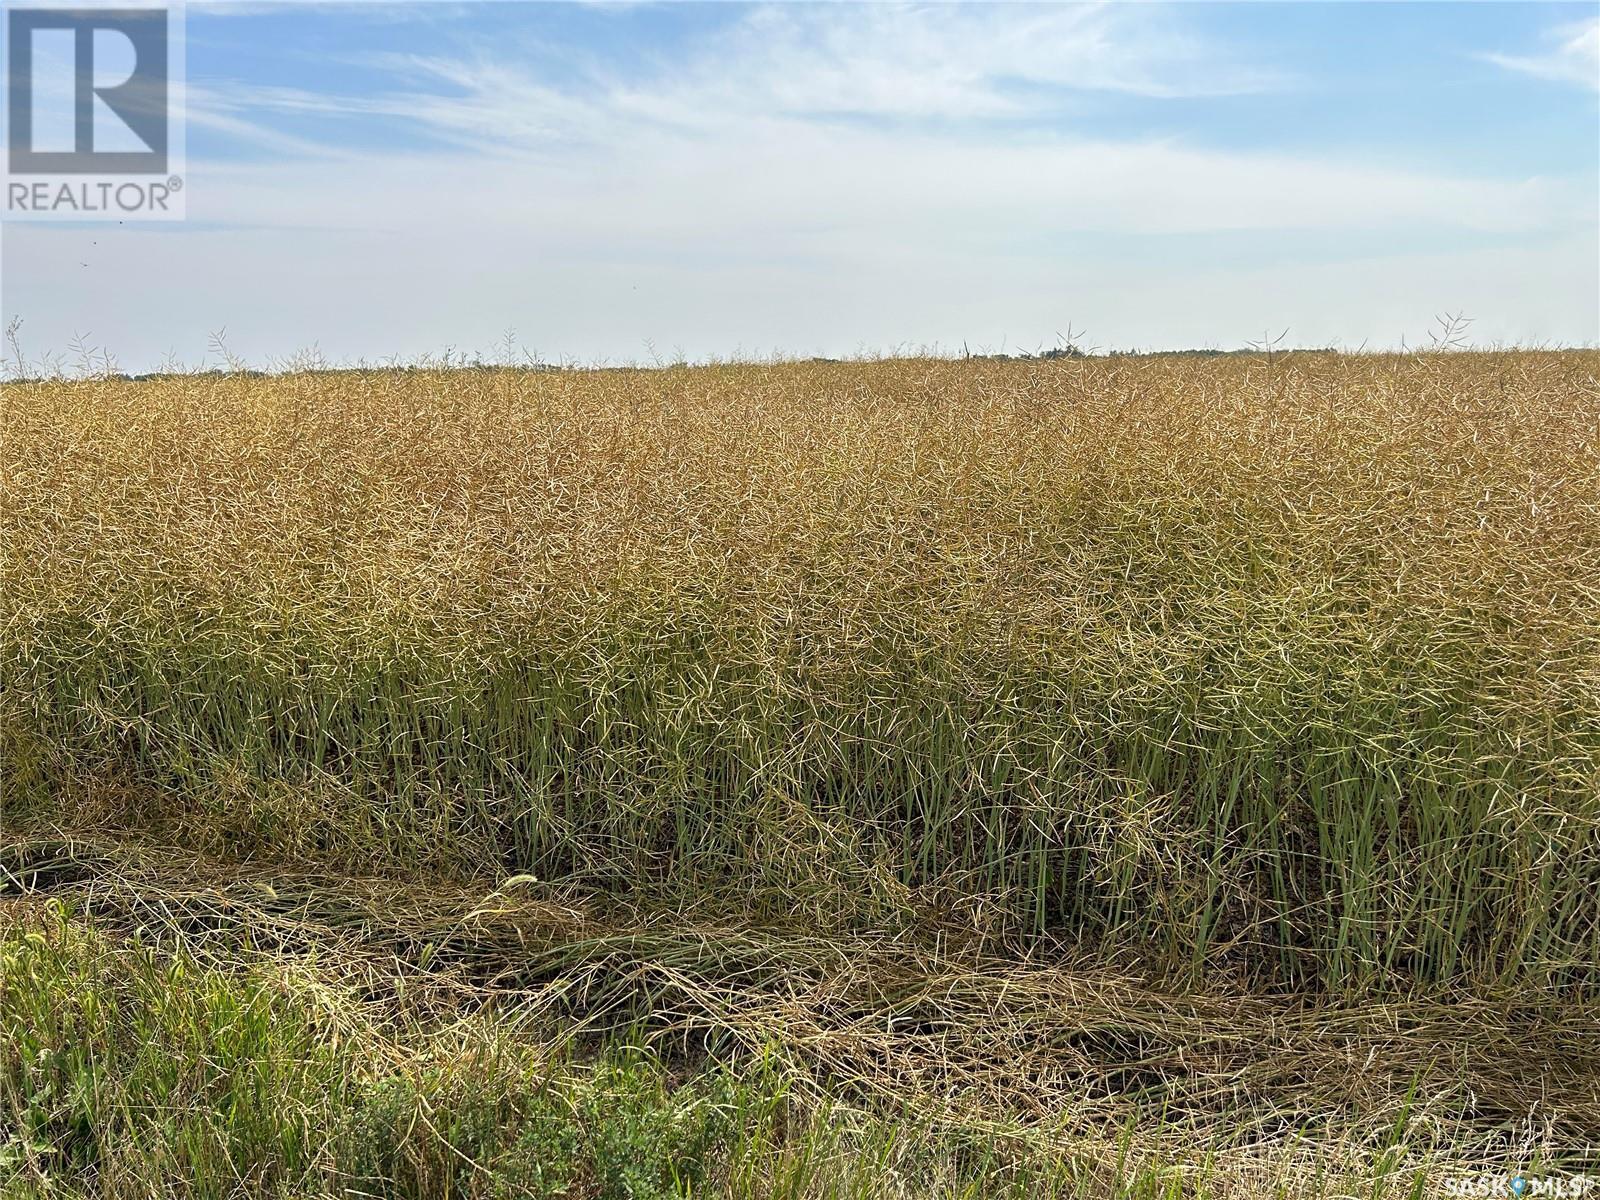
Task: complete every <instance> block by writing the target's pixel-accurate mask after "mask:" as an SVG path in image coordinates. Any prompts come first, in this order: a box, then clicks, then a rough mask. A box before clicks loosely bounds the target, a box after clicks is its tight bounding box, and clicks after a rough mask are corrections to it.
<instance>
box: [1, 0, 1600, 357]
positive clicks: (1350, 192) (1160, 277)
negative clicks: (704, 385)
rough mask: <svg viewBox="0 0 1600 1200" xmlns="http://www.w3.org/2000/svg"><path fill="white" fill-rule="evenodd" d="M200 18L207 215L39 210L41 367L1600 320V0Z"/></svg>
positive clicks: (1383, 330)
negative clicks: (100, 361) (70, 359)
mask: <svg viewBox="0 0 1600 1200" xmlns="http://www.w3.org/2000/svg"><path fill="white" fill-rule="evenodd" d="M186 43H187V53H186V58H187V96H186V99H185V103H184V111H185V116H186V125H187V162H186V164H185V176H184V177H185V182H186V186H185V198H186V201H187V219H186V220H184V221H182V222H173V223H136V222H129V223H127V224H124V225H114V224H110V225H108V224H105V223H81V224H80V223H71V224H60V223H52V224H39V223H28V224H19V223H14V222H13V223H7V225H6V227H5V228H4V230H3V237H0V310H3V315H4V318H5V320H6V321H7V322H9V321H11V320H13V319H15V318H20V319H21V322H22V323H21V325H20V327H19V329H18V337H19V340H20V342H21V344H22V347H23V349H24V352H25V353H26V354H27V355H29V356H40V355H43V354H45V353H47V352H53V353H66V352H67V351H68V348H69V347H70V346H73V345H75V344H79V345H86V346H94V347H100V348H104V349H105V350H106V351H109V352H110V353H111V354H112V355H113V356H114V359H115V361H116V363H117V365H118V366H120V367H121V368H122V369H124V370H148V369H152V368H154V367H156V366H159V365H162V364H164V363H165V364H167V365H183V366H189V367H199V366H205V365H215V364H216V363H217V362H218V361H219V358H220V355H221V354H222V350H221V347H222V346H226V347H227V350H228V352H229V353H231V354H232V355H234V356H235V357H236V358H238V359H242V360H244V361H247V362H249V363H251V364H252V365H258V366H264V367H270V366H273V365H282V364H285V363H288V362H292V361H305V358H306V356H307V355H308V354H310V355H320V356H321V357H322V358H323V359H324V360H326V361H329V362H336V363H337V362H355V361H368V362H383V361H392V360H397V359H398V360H415V359H418V358H422V357H425V356H430V355H432V356H438V355H441V354H445V353H450V354H454V355H461V354H467V355H481V356H483V357H485V358H494V357H517V358H520V357H523V356H532V357H537V358H540V359H542V360H545V361H570V362H590V363H613V364H620V363H629V362H640V363H650V362H656V361H674V360H677V359H679V358H689V359H703V358H708V357H734V356H739V357H764V356H767V355H771V354H786V355H811V354H824V355H831V356H843V355H851V354H860V353H868V354H871V353H886V352H907V351H916V350H921V349H935V350H939V351H942V352H946V353H960V352H961V351H962V349H963V348H966V349H969V350H971V351H973V352H1002V351H1008V352H1017V351H1036V350H1038V349H1042V348H1049V347H1051V346H1053V345H1056V344H1058V342H1059V340H1060V339H1061V338H1063V337H1065V336H1068V335H1069V333H1070V335H1071V336H1073V337H1074V338H1076V339H1078V340H1080V341H1081V342H1082V344H1084V345H1086V346H1094V347H1100V348H1105V349H1111V348H1116V349H1139V348H1143V349H1156V348H1182V347H1216V348H1222V349H1228V348H1235V347H1239V346H1242V345H1244V344H1246V343H1248V342H1250V341H1253V340H1258V339H1261V338H1263V337H1264V336H1270V337H1278V336H1280V335H1282V336H1283V338H1284V342H1285V344H1288V345H1305V346H1328V345H1332V346H1344V347H1349V348H1354V347H1357V346H1360V345H1363V344H1365V345H1367V346H1370V347H1388V346H1398V345H1400V344H1402V342H1404V343H1405V344H1410V345H1416V344H1419V343H1425V342H1426V341H1427V338H1428V334H1429V331H1430V329H1432V328H1434V322H1435V318H1436V317H1437V316H1438V315H1439V314H1442V313H1445V312H1447V311H1448V312H1451V313H1464V314H1465V315H1466V316H1468V317H1470V318H1471V319H1472V321H1473V324H1472V325H1471V326H1470V327H1469V332H1470V336H1471V338H1472V339H1473V341H1474V342H1475V343H1476V344H1495V343H1505V342H1514V343H1519V344H1533V343H1541V344H1595V343H1597V342H1600V4H1595V3H1583V4H1575V3H1560V4H1541V3H1512V4H1497V3H1459V4H1458V3H1414V4H1412V3H1349V2H1347V3H1330V4H1319V3H1287V2H1266V3H1243V4H1206V3H1177V4H1157V3H1112V4H1103V5H1047V4H989V5H983V6H965V5H957V4H938V5H908V6H899V5H890V4H870V5H869V4H846V3H817V4H771V5H745V4H732V3H728V4H686V3H685V4H680V3H662V4H635V3H586V4H556V3H534V4H520V3H503V2H482V3H447V2H442V0H441V2H424V0H413V2H409V3H384V2H378V0H373V2H368V3H343V4H313V3H280V4H271V3H259V2H257V0H235V2H231V3H212V4H202V3H190V4H189V5H188V7H187V12H186ZM214 335H220V336H214ZM1080 335H1081V337H1080Z"/></svg>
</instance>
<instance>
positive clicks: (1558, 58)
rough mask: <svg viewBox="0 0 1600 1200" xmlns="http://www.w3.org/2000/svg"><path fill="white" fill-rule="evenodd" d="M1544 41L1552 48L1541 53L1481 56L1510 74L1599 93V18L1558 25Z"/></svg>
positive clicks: (1549, 32) (1548, 33)
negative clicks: (1568, 84)
mask: <svg viewBox="0 0 1600 1200" xmlns="http://www.w3.org/2000/svg"><path fill="white" fill-rule="evenodd" d="M1545 40H1546V41H1547V42H1549V43H1551V45H1550V48H1549V49H1548V50H1546V51H1544V53H1542V54H1529V55H1520V54H1485V55H1483V56H1482V57H1483V58H1484V59H1485V60H1486V61H1488V62H1492V63H1494V64H1495V65H1496V66H1500V67H1505V68H1506V69H1507V70H1509V71H1519V72H1521V73H1522V74H1524V75H1533V76H1535V77H1537V78H1539V79H1548V80H1550V81H1551V82H1554V83H1572V84H1577V85H1578V86H1579V87H1583V88H1588V89H1589V90H1590V91H1592V92H1600V17H1591V18H1590V19H1589V20H1587V21H1578V22H1576V23H1574V24H1568V25H1559V26H1557V27H1556V28H1554V29H1552V30H1550V31H1548V32H1547V34H1546V35H1545Z"/></svg>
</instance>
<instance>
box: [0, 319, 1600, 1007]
mask: <svg viewBox="0 0 1600 1200" xmlns="http://www.w3.org/2000/svg"><path fill="white" fill-rule="evenodd" d="M1597 376H1600V354H1596V353H1595V352H1592V351H1570V352H1538V351H1506V352H1487V353H1443V354H1428V355H1359V356H1346V355H1333V354H1295V355H1289V356H1280V357H1277V358H1275V359H1273V360H1272V361H1268V360H1267V359H1265V358H1263V357H1259V356H1255V357H1246V356H1228V357H1217V358H1205V357H1180V356H1172V357H1146V358H1133V357H1127V358H1117V357H1111V358H1095V359H1065V360H1055V361H1040V360H1029V361H1000V360H983V359H979V360H966V361H942V360H933V359H899V360H890V361H881V362H859V363H857V362H847V363H833V362H791V363H773V364H765V365H760V364H738V365H713V366H705V367H684V368H673V369H667V370H658V371H632V370H614V371H518V370H509V369H508V370H498V369H485V370H464V371H463V370H458V371H428V370H416V371H400V370H373V371H358V370H352V371H341V372H326V373H305V374H290V375H282V376H276V377H263V376H254V375H246V374H234V375H223V374H218V375H212V376H202V377H188V378H182V379H179V378H153V379H147V380H142V381H133V380H103V381H75V382H69V381H56V382H39V383H21V384H13V385H8V386H7V388H6V398H5V405H4V407H5V413H4V425H5V437H4V442H3V446H0V460H3V467H4V480H3V486H4V489H5V494H4V507H3V523H4V525H3V527H4V539H3V544H4V564H3V566H4V576H3V581H0V582H3V587H0V631H3V644H0V671H3V682H4V701H3V705H0V736H3V742H0V764H3V767H4V770H5V773H6V777H7V781H8V782H7V785H6V798H5V804H6V810H7V820H8V822H12V823H18V824H22V825H26V824H29V823H33V824H52V823H53V824H56V825H60V826H66V827H70V826H71V825H72V823H73V822H74V821H86V822H87V821H94V822H115V823H118V824H120V825H121V826H122V827H129V826H133V827H149V828H152V829H154V828H160V829H162V830H165V831H167V832H168V833H176V834H178V835H181V836H182V837H183V838H184V839H186V840H187V841H188V842H190V843H192V844H195V845H200V846H206V847H210V848H213V849H217V850H219V851H222V850H230V849H231V850H237V849H239V848H240V847H245V848H247V849H248V851H249V853H251V854H252V855H257V856H267V857H272V856H277V857H279V858H282V859H284V860H296V861H306V862H314V863H325V864H329V865H330V867H333V868H338V869H348V870H356V869H359V870H362V871H379V872H394V873H401V874H404V873H406V872H421V871H425V872H428V873H431V874H433V875H436V876H438V877H440V878H459V879H488V880H493V879H497V878H505V877H508V876H511V875H517V874H528V875H532V876H534V877H537V878H539V879H541V880H569V881H571V882H572V883H573V884H574V885H581V886H584V887H592V888H601V889H607V890H613V891H621V892H627V893H629V894H630V895H636V896H640V897H646V898H648V897H659V898H662V899H663V900H671V901H673V902H676V903H681V902H682V901H683V900H684V899H685V898H693V899H694V900H695V902H697V903H705V904H708V905H712V906H715V905H718V904H722V905H727V906H737V907H738V908H740V909H741V910H749V911H751V912H754V913H757V914H760V913H771V914H792V913H801V914H804V915H805V916H806V918H807V919H808V920H814V921H816V922H818V923H819V924H820V925H821V926H823V927H826V928H830V929H835V930H841V931H843V930H848V929H850V928H852V927H854V926H856V925H857V924H862V923H874V922H876V923H881V922H882V921H883V920H884V919H886V914H892V913H893V912H894V911H896V909H897V906H898V907H905V906H915V905H918V904H922V905H933V906H936V907H942V908H943V909H946V910H949V909H952V907H953V908H954V909H959V910H961V911H967V912H970V913H972V914H976V915H974V916H973V918H972V919H973V920H981V921H983V922H987V923H988V926H987V927H991V928H993V929H995V930H998V931H999V932H1001V933H1003V934H1004V935H1005V936H1008V937H1015V938H1019V939H1024V940H1026V939H1029V938H1034V937H1038V936H1040V935H1045V934H1050V935H1061V936H1068V937H1072V938H1076V939H1080V940H1081V941H1083V942H1084V943H1085V944H1093V945H1101V946H1104V947H1106V948H1107V949H1108V951H1126V952H1128V953H1132V954H1136V955H1138V956H1140V957H1141V958H1143V959H1145V960H1148V961H1150V962H1152V963H1155V964H1157V965H1159V966H1160V967H1162V968H1163V969H1166V970H1171V971H1175V972H1178V973H1187V972H1204V971H1212V970H1216V969H1225V970H1227V971H1229V972H1230V973H1234V974H1242V975H1243V976H1245V977H1247V978H1249V979H1252V980H1255V981H1257V982H1258V983H1259V984H1260V985H1261V986H1265V987H1293V988H1313V989H1325V990H1333V991H1337V990H1340V989H1346V988H1352V987H1374V986H1377V987H1383V986H1391V985H1393V986H1403V985H1404V983H1405V981H1407V980H1423V981H1467V980H1473V981H1485V980H1503V981H1508V982H1517V983H1521V982H1529V983H1537V984H1538V985H1540V986H1542V987H1554V988H1557V989H1567V988H1575V989H1579V990H1583V991H1587V990H1590V989H1593V988H1594V987H1595V985H1596V984H1600V966H1597V964H1600V920H1597V919H1596V907H1595V901H1594V897H1595V895H1596V894H1600V616H1597V613H1600V383H1597ZM963 906H965V908H963Z"/></svg>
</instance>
